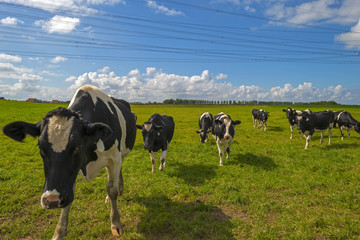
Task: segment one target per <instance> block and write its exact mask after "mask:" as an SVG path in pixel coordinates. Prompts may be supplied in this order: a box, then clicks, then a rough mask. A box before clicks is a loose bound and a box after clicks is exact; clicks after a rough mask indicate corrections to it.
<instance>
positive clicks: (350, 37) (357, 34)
mask: <svg viewBox="0 0 360 240" xmlns="http://www.w3.org/2000/svg"><path fill="white" fill-rule="evenodd" d="M335 39H336V40H338V41H341V42H344V43H345V44H346V46H347V47H348V48H357V49H358V50H360V19H359V21H358V22H357V24H356V25H355V26H354V27H352V28H351V31H350V32H347V33H342V34H340V35H337V36H336V37H335Z"/></svg>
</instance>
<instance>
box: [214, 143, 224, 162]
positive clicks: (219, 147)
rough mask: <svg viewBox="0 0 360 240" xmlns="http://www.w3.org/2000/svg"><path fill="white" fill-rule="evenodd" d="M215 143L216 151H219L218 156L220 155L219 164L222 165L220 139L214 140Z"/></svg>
mask: <svg viewBox="0 0 360 240" xmlns="http://www.w3.org/2000/svg"><path fill="white" fill-rule="evenodd" d="M216 145H217V147H218V151H219V157H220V163H219V164H220V166H222V165H223V164H224V163H223V160H222V157H223V150H222V146H221V144H220V140H219V139H218V140H217V141H216Z"/></svg>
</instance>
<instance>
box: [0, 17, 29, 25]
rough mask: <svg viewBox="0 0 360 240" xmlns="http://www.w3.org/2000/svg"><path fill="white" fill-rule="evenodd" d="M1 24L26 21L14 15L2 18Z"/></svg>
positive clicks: (14, 23)
mask: <svg viewBox="0 0 360 240" xmlns="http://www.w3.org/2000/svg"><path fill="white" fill-rule="evenodd" d="M0 22H1V24H3V25H7V26H16V25H17V24H18V23H21V24H23V23H24V22H23V21H21V20H19V19H17V18H13V17H6V18H3V19H1V20H0Z"/></svg>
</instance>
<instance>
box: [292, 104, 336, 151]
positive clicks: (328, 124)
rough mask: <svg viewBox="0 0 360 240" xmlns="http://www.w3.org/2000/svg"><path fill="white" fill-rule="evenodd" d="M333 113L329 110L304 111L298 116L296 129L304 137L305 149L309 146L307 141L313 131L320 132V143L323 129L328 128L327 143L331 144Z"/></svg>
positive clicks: (323, 132)
mask: <svg viewBox="0 0 360 240" xmlns="http://www.w3.org/2000/svg"><path fill="white" fill-rule="evenodd" d="M334 117H335V113H334V112H333V111H330V110H326V111H322V112H304V113H302V115H299V116H298V122H297V123H298V129H299V130H301V132H302V133H303V134H304V136H305V139H306V144H305V149H308V147H309V141H310V139H311V136H312V135H313V134H314V132H315V131H320V132H321V138H320V143H322V142H323V138H324V134H325V130H326V129H328V128H329V145H330V144H331V136H332V129H333V126H334Z"/></svg>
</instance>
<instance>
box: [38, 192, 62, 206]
mask: <svg viewBox="0 0 360 240" xmlns="http://www.w3.org/2000/svg"><path fill="white" fill-rule="evenodd" d="M62 202H63V199H62V198H61V197H60V193H59V192H58V191H56V190H55V189H54V190H52V191H46V192H44V193H43V195H42V196H41V206H42V207H43V208H45V209H50V208H60V207H61V204H62Z"/></svg>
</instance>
